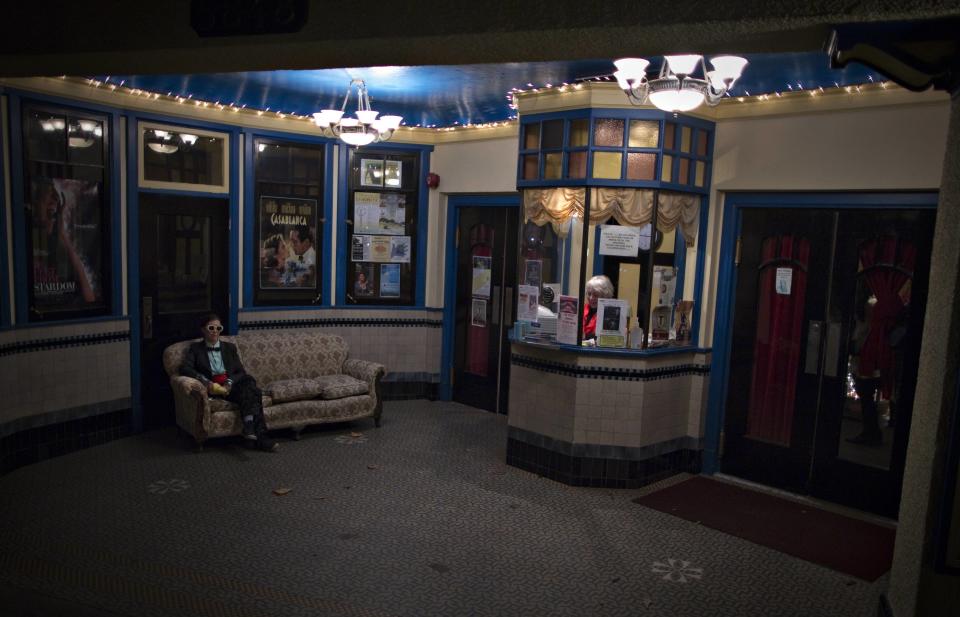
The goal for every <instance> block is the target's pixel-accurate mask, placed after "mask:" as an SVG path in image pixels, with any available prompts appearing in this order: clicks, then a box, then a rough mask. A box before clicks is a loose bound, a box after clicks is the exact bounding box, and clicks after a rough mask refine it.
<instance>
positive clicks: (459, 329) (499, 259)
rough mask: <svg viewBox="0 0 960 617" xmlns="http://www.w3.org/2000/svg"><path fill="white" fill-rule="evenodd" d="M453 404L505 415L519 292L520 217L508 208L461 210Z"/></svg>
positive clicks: (464, 208)
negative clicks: (511, 332) (511, 337)
mask: <svg viewBox="0 0 960 617" xmlns="http://www.w3.org/2000/svg"><path fill="white" fill-rule="evenodd" d="M457 210H458V212H459V225H458V227H457V234H458V235H457V237H458V248H457V304H456V313H455V315H456V325H455V333H456V334H455V337H456V338H455V341H454V366H453V369H454V370H453V399H454V400H455V401H459V402H461V403H464V404H466V405H470V406H473V407H477V408H480V409H485V410H487V411H493V412H498V413H503V414H505V413H507V393H508V392H509V389H508V380H509V379H510V366H509V363H510V342H509V340H508V339H507V332H508V330H509V329H510V326H512V325H513V324H512V315H513V306H512V303H513V299H514V296H515V290H516V269H515V268H514V267H513V263H514V262H513V259H514V256H515V255H516V254H517V212H516V208H511V207H506V206H496V207H494V206H483V207H469V206H467V207H460V208H458V209H457Z"/></svg>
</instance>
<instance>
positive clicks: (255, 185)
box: [245, 133, 332, 307]
mask: <svg viewBox="0 0 960 617" xmlns="http://www.w3.org/2000/svg"><path fill="white" fill-rule="evenodd" d="M245 139H247V140H249V142H250V148H249V149H248V152H249V155H250V157H251V160H250V165H249V174H248V176H247V177H248V178H249V180H248V191H247V192H246V194H247V195H248V196H249V204H250V206H249V209H248V211H249V212H250V216H249V218H250V219H251V220H250V224H249V226H248V227H249V233H247V234H245V237H247V238H248V240H249V242H250V247H251V249H250V250H248V251H247V257H248V258H247V259H246V263H247V264H248V267H249V269H250V276H249V277H247V278H249V286H248V289H247V290H246V291H247V292H248V295H247V298H248V299H249V300H248V304H249V306H252V307H274V306H278V307H291V306H313V307H315V306H324V305H329V297H328V296H329V293H328V292H327V290H328V288H329V284H328V277H329V274H328V272H329V267H328V263H329V248H328V245H329V237H328V236H329V232H328V225H327V223H328V222H329V201H330V183H331V182H332V179H331V177H330V173H329V171H330V158H331V153H330V150H331V148H330V146H329V142H328V141H326V140H297V139H288V138H286V137H285V136H279V135H275V134H264V133H253V134H246V135H245ZM261 143H263V144H266V145H279V146H283V147H292V148H305V149H309V150H316V151H317V152H318V154H319V157H320V161H319V171H320V174H319V178H320V180H319V184H317V185H316V186H317V188H318V190H317V197H316V227H317V228H316V232H315V235H314V242H313V248H314V251H315V252H316V285H315V287H311V288H310V290H309V291H307V290H306V289H305V288H295V289H283V288H278V289H261V288H260V286H259V284H258V282H259V275H258V273H259V268H260V259H259V257H260V255H259V251H258V250H257V247H260V246H261V245H262V242H263V238H262V237H261V230H260V216H261V204H262V199H263V198H264V197H280V198H285V197H289V198H291V199H312V198H308V197H303V196H293V195H276V194H275V192H270V193H269V194H267V193H261V192H260V188H259V187H260V184H261V180H260V179H259V178H258V176H257V167H258V160H259V155H260V151H259V148H258V145H259V144H261ZM291 178H292V177H288V179H291ZM280 184H284V183H280ZM285 184H294V183H292V182H287V183H285ZM299 184H303V185H304V186H306V185H307V184H306V183H299Z"/></svg>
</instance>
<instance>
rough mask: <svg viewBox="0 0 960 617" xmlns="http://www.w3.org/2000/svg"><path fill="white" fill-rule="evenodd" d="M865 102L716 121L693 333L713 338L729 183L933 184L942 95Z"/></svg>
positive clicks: (759, 187) (756, 186) (733, 187)
mask: <svg viewBox="0 0 960 617" xmlns="http://www.w3.org/2000/svg"><path fill="white" fill-rule="evenodd" d="M918 101H924V102H922V103H918V104H914V105H898V106H896V107H883V108H872V109H855V110H841V111H831V112H823V113H806V114H800V115H793V116H773V117H760V118H738V119H734V120H721V121H719V122H718V123H717V128H716V143H715V146H714V153H713V156H714V158H713V186H712V191H711V197H710V218H709V222H708V228H707V231H706V233H705V234H704V238H705V240H706V242H707V244H706V251H707V253H706V262H705V268H706V276H705V277H704V288H703V309H704V312H703V313H702V321H701V331H700V340H701V341H702V342H703V344H704V345H706V346H709V345H711V344H712V342H713V328H714V319H713V318H714V314H715V311H716V305H715V301H716V296H715V293H714V292H715V290H716V289H717V271H718V263H717V259H716V258H717V256H718V255H719V250H720V246H719V243H720V234H721V231H722V230H721V228H720V226H721V223H722V220H723V196H724V194H725V193H727V192H730V191H895V190H913V189H918V190H937V188H938V187H939V186H940V176H941V169H942V165H943V153H944V148H945V144H946V133H947V119H948V115H949V104H948V99H947V97H946V96H942V97H934V98H933V100H932V101H931V97H929V96H925V95H918Z"/></svg>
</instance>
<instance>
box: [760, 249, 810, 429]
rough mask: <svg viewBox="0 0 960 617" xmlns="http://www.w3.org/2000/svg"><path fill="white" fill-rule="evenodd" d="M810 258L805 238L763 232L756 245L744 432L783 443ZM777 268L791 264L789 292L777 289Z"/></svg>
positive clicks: (793, 391) (793, 388)
mask: <svg viewBox="0 0 960 617" xmlns="http://www.w3.org/2000/svg"><path fill="white" fill-rule="evenodd" d="M781 260H782V261H781ZM809 260H810V242H809V241H808V240H807V239H806V238H796V237H794V236H778V237H772V238H767V239H766V240H764V242H763V245H762V248H761V259H760V263H761V264H765V265H764V266H762V269H761V271H760V285H759V293H758V300H757V331H756V338H755V343H754V348H753V376H752V378H751V384H750V404H749V407H748V412H747V436H748V437H753V438H756V439H762V440H765V441H773V442H776V443H779V444H783V445H785V446H789V445H790V437H791V432H792V428H793V414H794V404H795V399H796V392H797V376H798V375H799V369H800V351H801V348H802V341H801V335H802V332H803V320H804V301H805V299H806V293H807V271H806V268H807V264H808V262H809ZM777 268H789V269H790V270H791V285H790V293H788V294H783V293H777V289H776V278H777Z"/></svg>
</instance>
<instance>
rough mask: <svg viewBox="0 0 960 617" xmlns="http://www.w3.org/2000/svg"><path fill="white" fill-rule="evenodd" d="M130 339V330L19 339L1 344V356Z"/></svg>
mask: <svg viewBox="0 0 960 617" xmlns="http://www.w3.org/2000/svg"><path fill="white" fill-rule="evenodd" d="M128 340H130V332H129V331H127V332H103V333H100V334H79V335H77V336H59V337H54V338H46V339H37V340H35V341H17V342H15V343H7V344H6V345H0V358H2V357H3V356H12V355H15V354H21V353H32V352H36V351H47V350H50V349H64V348H67V347H86V346H88V345H104V344H107V343H118V342H122V341H128Z"/></svg>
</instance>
